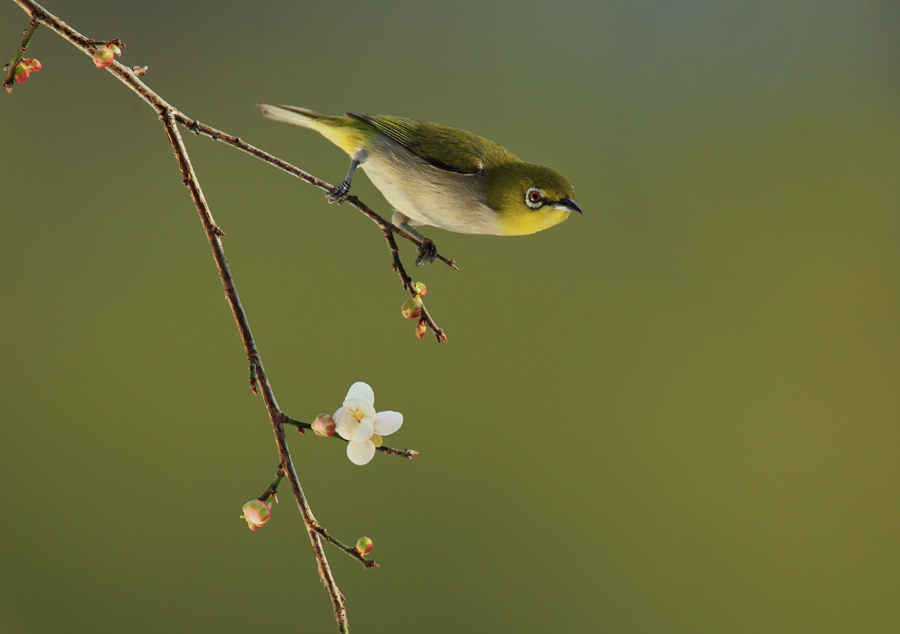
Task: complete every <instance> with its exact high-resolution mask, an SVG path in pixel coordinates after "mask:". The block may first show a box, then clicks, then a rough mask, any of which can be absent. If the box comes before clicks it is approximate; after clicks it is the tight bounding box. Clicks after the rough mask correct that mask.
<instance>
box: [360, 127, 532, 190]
mask: <svg viewBox="0 0 900 634" xmlns="http://www.w3.org/2000/svg"><path fill="white" fill-rule="evenodd" d="M346 114H347V116H348V117H353V118H354V119H358V120H360V121H365V122H366V123H368V124H369V125H371V126H372V127H374V128H375V129H376V130H378V131H379V132H381V133H382V134H384V135H385V136H387V137H388V138H390V139H392V140H393V141H396V142H397V143H399V144H400V145H402V146H403V147H405V148H406V149H407V150H409V151H410V152H412V153H413V154H415V155H416V156H418V157H419V158H421V159H423V160H424V161H426V162H427V163H429V164H431V165H432V166H434V167H436V168H438V169H441V170H445V171H448V172H455V173H457V174H464V175H474V174H478V173H480V172H481V171H482V170H483V169H484V166H485V164H486V163H494V162H496V161H497V160H500V159H506V158H508V157H512V158H515V157H513V156H512V155H511V154H510V153H509V152H507V151H506V150H504V149H503V148H502V147H500V146H499V145H497V144H496V143H492V142H491V141H488V140H487V139H482V138H481V137H479V136H476V135H474V134H472V133H470V132H466V131H464V130H456V129H454V128H448V127H445V126H442V125H438V124H436V123H426V122H424V121H416V120H414V119H404V118H403V117H380V116H370V115H367V114H357V113H355V112H348V113H346Z"/></svg>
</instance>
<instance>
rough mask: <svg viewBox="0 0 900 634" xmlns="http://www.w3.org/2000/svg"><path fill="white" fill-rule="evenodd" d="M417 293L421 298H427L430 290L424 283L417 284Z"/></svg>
mask: <svg viewBox="0 0 900 634" xmlns="http://www.w3.org/2000/svg"><path fill="white" fill-rule="evenodd" d="M416 292H417V293H418V294H419V297H425V293H426V292H428V289H427V288H425V285H424V284H422V282H416Z"/></svg>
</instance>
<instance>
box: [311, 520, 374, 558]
mask: <svg viewBox="0 0 900 634" xmlns="http://www.w3.org/2000/svg"><path fill="white" fill-rule="evenodd" d="M318 532H319V535H321V536H322V538H323V539H324V540H325V541H326V542H328V543H329V544H334V545H335V546H336V547H337V548H340V549H341V550H343V551H344V552H345V553H347V554H348V555H350V556H351V557H353V558H354V559H355V560H357V561H358V562H360V563H361V564H362V565H364V566H365V567H366V568H379V567H380V566H379V565H378V564H376V563H375V562H374V561H373V560H371V559H366V558H365V557H363V556H362V555H360V554H359V551H358V550H356V548H354V547H353V546H348V545H347V544H344V543H343V542H340V541H338V540H337V539H335V538H334V536H333V535H332V534H331V533H329V532H328V531H326V530H325V529H324V528H322V527H319V531H318Z"/></svg>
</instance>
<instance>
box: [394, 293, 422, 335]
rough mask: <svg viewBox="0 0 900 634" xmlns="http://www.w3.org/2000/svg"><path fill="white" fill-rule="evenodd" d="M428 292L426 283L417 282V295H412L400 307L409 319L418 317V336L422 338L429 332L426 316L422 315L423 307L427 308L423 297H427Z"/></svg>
mask: <svg viewBox="0 0 900 634" xmlns="http://www.w3.org/2000/svg"><path fill="white" fill-rule="evenodd" d="M427 292H428V289H427V288H425V285H424V284H422V282H416V295H415V297H411V298H410V299H409V300H408V301H407V302H406V303H404V304H403V306H401V307H400V312H401V313H402V314H403V316H404V317H406V318H407V319H418V320H419V323H418V324H416V337H418V338H419V339H422V338H424V337H425V333H426V332H428V324H427V323H426V322H425V318H424V317H423V316H422V309H423V308H425V305H424V304H423V303H422V298H423V297H425V293H427Z"/></svg>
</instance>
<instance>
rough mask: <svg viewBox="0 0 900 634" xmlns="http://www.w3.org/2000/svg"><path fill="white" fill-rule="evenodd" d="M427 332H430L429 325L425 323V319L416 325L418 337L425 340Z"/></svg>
mask: <svg viewBox="0 0 900 634" xmlns="http://www.w3.org/2000/svg"><path fill="white" fill-rule="evenodd" d="M426 332H428V324H426V323H425V320H424V319H420V320H419V323H417V324H416V337H418V338H419V339H424V338H425V333H426Z"/></svg>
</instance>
